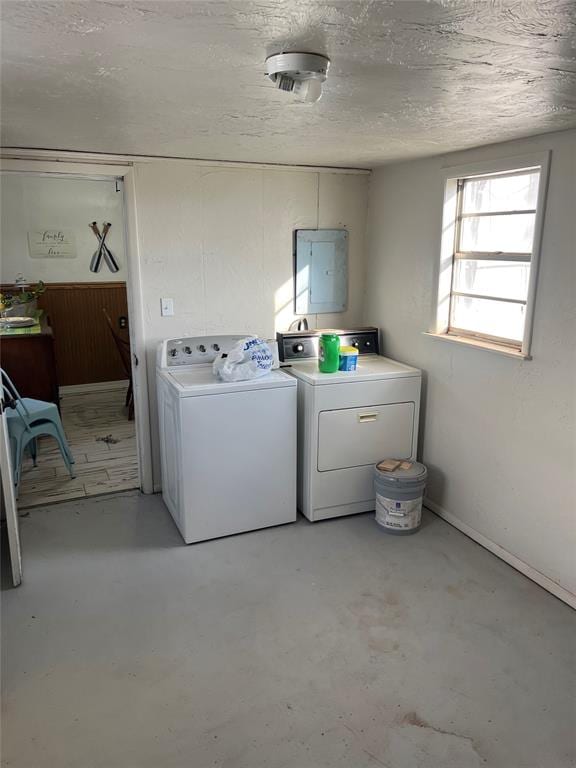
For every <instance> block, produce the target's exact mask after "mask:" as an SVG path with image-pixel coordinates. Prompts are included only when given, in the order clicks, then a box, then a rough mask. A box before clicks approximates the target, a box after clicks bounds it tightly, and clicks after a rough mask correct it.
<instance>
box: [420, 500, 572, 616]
mask: <svg viewBox="0 0 576 768" xmlns="http://www.w3.org/2000/svg"><path fill="white" fill-rule="evenodd" d="M424 506H425V507H427V508H428V509H430V510H431V511H432V512H434V513H435V514H436V515H438V517H441V518H442V519H443V520H446V522H447V523H450V525H453V526H454V528H457V529H458V530H459V531H461V532H462V533H464V534H465V535H466V536H468V537H469V538H471V539H473V540H474V541H475V542H476V543H477V544H480V546H482V547H484V548H485V549H487V550H488V551H489V552H492V554H493V555H496V557H499V558H500V559H501V560H504V562H505V563H508V565H511V566H512V568H515V569H516V570H517V571H520V573H522V574H523V575H524V576H527V577H528V578H529V579H531V580H532V581H534V582H536V584H538V585H539V586H540V587H543V588H544V589H545V590H547V591H548V592H550V593H551V594H553V595H554V596H555V597H557V598H558V599H559V600H562V601H563V602H564V603H567V605H569V606H570V607H571V608H574V609H576V595H574V594H572V592H569V591H568V590H567V589H564V587H561V586H560V584H557V583H556V582H555V581H553V580H552V579H550V578H549V577H548V576H545V575H544V574H543V573H540V571H538V570H536V568H533V567H532V566H531V565H528V563H525V562H524V561H523V560H520V558H518V557H516V555H513V554H512V553H511V552H508V550H506V549H504V547H501V546H500V545H499V544H495V543H494V542H493V541H491V540H490V539H488V538H486V536H483V535H482V534H481V533H478V531H475V530H474V528H471V527H470V526H469V525H467V524H466V523H463V522H462V520H459V519H458V518H457V517H456V516H455V515H453V514H452V513H451V512H448V511H447V510H445V509H444V508H443V507H441V506H440V504H436V502H435V501H431V499H429V498H427V497H425V498H424Z"/></svg>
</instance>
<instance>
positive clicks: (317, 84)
mask: <svg viewBox="0 0 576 768" xmlns="http://www.w3.org/2000/svg"><path fill="white" fill-rule="evenodd" d="M329 66H330V59H328V58H327V57H326V56H322V54H320V53H275V54H274V55H273V56H268V58H267V59H266V72H267V74H268V77H269V78H270V80H272V82H273V83H274V85H275V86H276V88H278V89H279V90H281V91H288V92H289V93H293V94H294V95H295V96H297V97H298V98H299V99H300V100H301V101H305V102H307V103H308V104H313V103H314V102H316V101H318V100H319V99H320V97H321V96H322V83H323V82H324V81H325V80H326V77H327V75H328V67H329Z"/></svg>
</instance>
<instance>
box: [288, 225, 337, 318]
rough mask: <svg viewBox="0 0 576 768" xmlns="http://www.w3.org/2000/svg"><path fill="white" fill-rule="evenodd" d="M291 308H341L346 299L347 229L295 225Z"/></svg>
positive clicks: (303, 312)
mask: <svg viewBox="0 0 576 768" xmlns="http://www.w3.org/2000/svg"><path fill="white" fill-rule="evenodd" d="M294 271H295V274H294V287H295V293H294V312H295V314H297V315H307V314H322V313H326V312H344V310H345V309H346V306H347V302H348V232H347V231H346V230H345V229H297V230H296V231H295V233H294Z"/></svg>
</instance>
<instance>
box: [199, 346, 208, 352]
mask: <svg viewBox="0 0 576 768" xmlns="http://www.w3.org/2000/svg"><path fill="white" fill-rule="evenodd" d="M198 352H206V347H205V346H204V344H198Z"/></svg>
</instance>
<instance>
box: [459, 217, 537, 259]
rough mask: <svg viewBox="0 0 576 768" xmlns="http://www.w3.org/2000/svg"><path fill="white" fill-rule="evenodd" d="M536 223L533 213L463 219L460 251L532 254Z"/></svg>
mask: <svg viewBox="0 0 576 768" xmlns="http://www.w3.org/2000/svg"><path fill="white" fill-rule="evenodd" d="M534 220H535V214H533V213H519V214H506V215H503V216H471V217H466V218H463V219H462V228H461V233H460V248H459V250H460V251H479V252H482V251H489V252H506V253H530V252H531V251H532V242H533V239H534Z"/></svg>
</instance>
